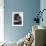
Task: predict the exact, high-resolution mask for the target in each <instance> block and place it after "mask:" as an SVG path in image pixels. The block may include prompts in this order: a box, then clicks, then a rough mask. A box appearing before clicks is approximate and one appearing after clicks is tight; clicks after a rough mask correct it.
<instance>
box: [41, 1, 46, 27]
mask: <svg viewBox="0 0 46 46" xmlns="http://www.w3.org/2000/svg"><path fill="white" fill-rule="evenodd" d="M43 9H46V0H41V1H40V10H41V11H42V10H43ZM42 17H43V22H42V21H41V22H40V25H42V26H45V27H46V10H45V11H44V12H43V15H42Z"/></svg>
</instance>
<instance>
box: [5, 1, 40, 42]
mask: <svg viewBox="0 0 46 46" xmlns="http://www.w3.org/2000/svg"><path fill="white" fill-rule="evenodd" d="M4 2H5V3H4V5H5V7H4V26H5V27H4V28H5V29H4V31H5V32H4V36H5V37H4V38H5V40H7V41H18V40H19V39H20V38H22V37H24V36H25V35H26V34H27V33H28V32H29V31H31V28H32V20H33V18H34V17H36V14H35V12H37V11H39V9H40V0H4ZM13 11H20V12H21V11H22V12H24V26H23V27H13V26H12V12H13Z"/></svg>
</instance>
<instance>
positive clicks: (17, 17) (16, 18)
mask: <svg viewBox="0 0 46 46" xmlns="http://www.w3.org/2000/svg"><path fill="white" fill-rule="evenodd" d="M12 26H23V12H12Z"/></svg>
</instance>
